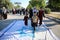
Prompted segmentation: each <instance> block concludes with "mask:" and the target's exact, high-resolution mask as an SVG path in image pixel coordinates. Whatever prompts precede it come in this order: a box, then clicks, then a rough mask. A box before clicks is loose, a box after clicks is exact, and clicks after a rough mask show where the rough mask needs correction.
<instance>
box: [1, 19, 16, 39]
mask: <svg viewBox="0 0 60 40" xmlns="http://www.w3.org/2000/svg"><path fill="white" fill-rule="evenodd" d="M12 23H13V24H12V25H11V26H10V27H9V28H8V29H6V30H5V31H4V32H3V33H2V34H1V35H0V38H1V37H2V36H3V35H4V33H6V32H7V31H8V30H9V29H10V28H11V27H12V26H13V25H14V24H15V23H16V20H15V21H14V22H12Z"/></svg>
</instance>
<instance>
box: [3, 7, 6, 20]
mask: <svg viewBox="0 0 60 40" xmlns="http://www.w3.org/2000/svg"><path fill="white" fill-rule="evenodd" d="M2 12H3V18H4V19H7V9H6V8H5V7H3V9H2Z"/></svg>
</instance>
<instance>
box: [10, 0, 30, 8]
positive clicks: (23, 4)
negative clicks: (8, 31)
mask: <svg viewBox="0 0 60 40" xmlns="http://www.w3.org/2000/svg"><path fill="white" fill-rule="evenodd" d="M10 1H11V2H12V3H13V4H14V5H16V4H15V2H21V4H20V6H22V7H24V8H26V7H27V6H28V4H29V1H30V0H10Z"/></svg>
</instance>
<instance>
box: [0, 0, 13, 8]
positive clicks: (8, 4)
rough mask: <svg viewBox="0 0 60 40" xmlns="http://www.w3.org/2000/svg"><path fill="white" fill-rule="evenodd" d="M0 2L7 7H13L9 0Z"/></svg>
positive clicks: (0, 0)
mask: <svg viewBox="0 0 60 40" xmlns="http://www.w3.org/2000/svg"><path fill="white" fill-rule="evenodd" d="M0 4H2V5H3V6H4V7H6V8H8V9H9V8H12V7H13V4H12V3H11V2H10V0H0Z"/></svg>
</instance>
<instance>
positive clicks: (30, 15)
mask: <svg viewBox="0 0 60 40" xmlns="http://www.w3.org/2000/svg"><path fill="white" fill-rule="evenodd" d="M32 16H33V10H32V8H30V9H29V18H32Z"/></svg>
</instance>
